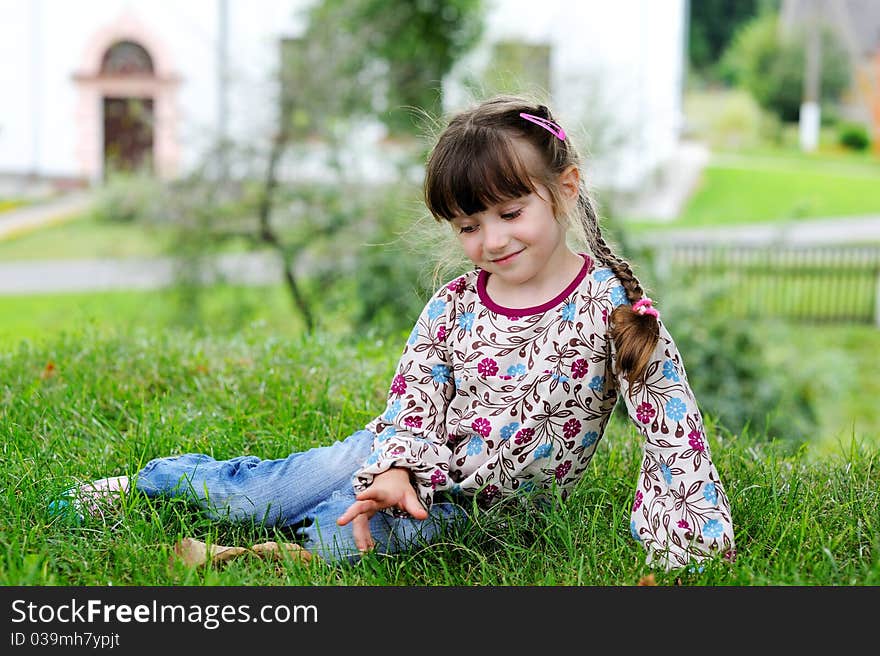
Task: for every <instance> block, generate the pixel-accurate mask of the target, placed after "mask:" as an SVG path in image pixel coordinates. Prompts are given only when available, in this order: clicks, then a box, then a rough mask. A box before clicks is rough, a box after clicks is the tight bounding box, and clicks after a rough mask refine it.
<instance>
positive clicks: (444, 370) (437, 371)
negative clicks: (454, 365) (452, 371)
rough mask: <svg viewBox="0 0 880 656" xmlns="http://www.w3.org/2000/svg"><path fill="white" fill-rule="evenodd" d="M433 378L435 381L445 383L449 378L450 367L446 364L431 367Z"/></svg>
mask: <svg viewBox="0 0 880 656" xmlns="http://www.w3.org/2000/svg"><path fill="white" fill-rule="evenodd" d="M431 378H433V379H434V382H435V383H440V384H443V383H445V382H447V381H448V380H449V367H447V366H446V365H445V364H435V365H434V366H433V367H431Z"/></svg>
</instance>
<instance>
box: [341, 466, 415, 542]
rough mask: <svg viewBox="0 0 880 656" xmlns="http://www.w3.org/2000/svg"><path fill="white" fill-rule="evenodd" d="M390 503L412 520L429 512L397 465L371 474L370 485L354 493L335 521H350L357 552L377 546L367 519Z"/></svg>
mask: <svg viewBox="0 0 880 656" xmlns="http://www.w3.org/2000/svg"><path fill="white" fill-rule="evenodd" d="M392 506H396V507H397V508H400V509H401V510H405V511H406V512H408V513H409V514H410V515H412V516H413V517H414V518H415V519H425V518H427V517H428V511H427V510H425V507H424V506H423V505H422V504H421V502H420V501H419V497H418V495H417V494H416V491H415V489H414V488H413V486H412V484H411V483H410V481H409V471H408V470H406V469H402V468H399V467H392V468H391V469H389V470H387V471H384V472H382V473H381V474H377V475H376V476H374V477H373V482H372V484H371V485H370V487H368V488H367V489H366V490H364V491H363V492H361V493H360V494H358V495H357V501H355V502H354V503H353V504H351V505H350V506H349V507H348V508H347V509H346V511H345V512H344V513H342V515H340V516H339V519H337V520H336V523H337V524H339V526H345V525H346V524H348V523H349V522H352V526H351V528H352V533H353V535H354V543H355V545H356V546H357V548H358V549H359V550H360V551H368V550H370V549H372V548H373V547H374V546H376V545H375V542H373V536H372V535H371V534H370V518H371V517H372V516H373V515H375V514H376V513H377V512H379V511H380V510H384V509H385V508H391V507H392Z"/></svg>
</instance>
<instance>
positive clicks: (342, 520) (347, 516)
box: [336, 499, 379, 526]
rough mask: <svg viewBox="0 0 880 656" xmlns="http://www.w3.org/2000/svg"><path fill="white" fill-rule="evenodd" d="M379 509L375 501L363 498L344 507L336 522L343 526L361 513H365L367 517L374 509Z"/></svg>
mask: <svg viewBox="0 0 880 656" xmlns="http://www.w3.org/2000/svg"><path fill="white" fill-rule="evenodd" d="M377 510H379V508H378V506H377V504H376V502H375V501H371V500H368V499H365V500H363V501H355V502H354V503H353V504H351V505H350V506H349V507H348V508H346V510H345V512H344V513H342V514H341V515H340V516H339V519H337V520H336V523H337V524H338V525H339V526H345V525H346V524H348V523H349V522H350V521H352V520H353V519H356V518H357V517H359V516H360V515H362V514H366V515H367V519H369V518H370V517H372V516H373V515H374V514H375V513H376V511H377Z"/></svg>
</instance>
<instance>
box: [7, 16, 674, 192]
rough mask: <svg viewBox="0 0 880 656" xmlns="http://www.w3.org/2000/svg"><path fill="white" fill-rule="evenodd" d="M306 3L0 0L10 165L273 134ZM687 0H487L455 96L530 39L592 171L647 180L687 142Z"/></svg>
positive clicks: (616, 182) (457, 75) (64, 175)
mask: <svg viewBox="0 0 880 656" xmlns="http://www.w3.org/2000/svg"><path fill="white" fill-rule="evenodd" d="M310 3H311V0H247V1H246V0H188V1H187V2H177V1H176V0H84V1H83V2H69V0H0V43H3V44H4V52H5V53H6V56H4V57H3V58H2V59H0V93H2V96H0V175H4V176H23V177H36V178H40V179H50V180H64V181H68V182H74V183H76V182H81V183H86V184H95V183H97V182H99V181H101V180H102V179H103V175H104V171H105V167H106V164H107V161H108V158H109V157H112V156H114V153H115V154H116V155H117V156H119V155H121V156H124V157H134V158H140V157H147V158H149V160H150V161H151V162H152V164H153V168H154V170H155V171H156V172H157V173H159V174H160V175H162V176H164V177H174V176H176V175H178V174H179V173H181V172H184V171H186V170H187V169H188V168H189V167H191V166H193V165H194V164H195V163H196V162H197V161H198V160H199V157H200V156H201V155H202V154H203V153H204V150H205V148H206V147H207V146H208V145H209V144H210V143H211V142H212V141H213V140H215V139H216V138H217V137H218V136H220V135H224V134H225V135H227V136H229V137H231V138H233V139H245V140H247V139H253V138H254V136H255V135H258V134H267V133H268V130H269V128H270V127H271V125H272V123H273V121H275V120H277V117H276V110H277V103H276V102H275V93H276V89H275V85H274V82H273V79H274V78H273V76H274V74H275V72H276V71H277V68H278V65H279V59H280V50H281V49H280V47H279V42H280V40H281V39H282V38H285V37H295V36H298V35H299V34H301V32H302V30H303V28H304V22H303V18H302V10H304V9H305V8H307V6H308V5H309V4H310ZM686 11H687V5H686V2H685V0H617V1H616V2H607V1H606V0H580V1H579V2H570V1H564V0H543V2H540V3H535V2H533V1H529V0H494V1H491V2H490V5H489V7H488V14H487V21H488V23H487V25H488V28H487V30H486V33H485V40H484V42H483V43H482V44H481V45H480V46H479V47H478V48H477V49H476V50H475V51H474V52H473V53H471V54H470V55H469V56H468V57H467V58H466V59H465V60H463V61H461V62H460V63H459V66H458V67H457V69H456V70H455V71H454V72H453V74H451V75H450V76H449V78H448V79H447V80H446V81H445V82H444V98H445V102H446V104H447V105H448V108H453V107H455V106H456V105H457V104H459V103H461V102H464V101H465V99H466V97H467V96H466V94H465V93H464V89H465V86H464V84H465V83H464V81H465V80H468V79H485V75H486V72H487V67H489V72H490V73H492V72H495V73H498V72H499V71H501V69H503V68H504V67H505V65H506V64H505V62H504V52H505V50H504V48H503V45H504V44H518V45H519V46H522V47H525V48H526V50H527V51H528V49H529V48H533V53H534V61H530V62H528V63H529V69H530V70H532V72H533V73H534V70H538V71H539V74H538V77H539V78H541V77H544V78H545V79H544V80H543V82H545V83H546V85H547V86H548V87H549V88H548V89H547V92H548V93H549V97H550V100H551V102H552V104H553V107H554V109H555V110H556V113H557V114H558V115H559V117H560V122H564V123H566V128H567V130H568V131H569V132H570V133H575V134H577V133H578V131H579V129H580V130H586V131H587V133H588V139H587V145H588V146H589V147H590V149H591V152H592V153H593V154H594V155H595V156H596V157H597V162H596V166H595V167H594V173H595V177H594V181H598V182H601V183H602V184H603V185H604V186H606V187H609V188H612V187H613V188H616V189H620V190H623V191H627V190H635V189H638V188H639V186H640V185H642V184H644V183H645V181H646V180H647V179H649V177H650V176H651V175H652V173H653V172H654V171H656V170H657V169H658V167H660V166H662V165H663V164H664V163H665V162H667V161H669V160H670V158H671V157H672V156H673V155H674V153H675V149H676V147H677V144H678V139H679V134H680V129H681V126H682V117H681V99H682V98H681V97H682V87H683V72H684V65H685V64H684V62H685V28H686V15H685V14H686ZM533 64H534V66H532V65H533ZM542 66H543V67H546V75H544V76H542V75H541V74H540V69H541V67H542ZM132 98H134V99H139V101H138V102H137V103H134V104H132V103H127V99H132ZM133 107H134V109H132V108H133ZM365 134H366V135H368V136H367V137H364V138H363V139H362V140H361V142H359V143H355V142H353V143H355V150H356V151H358V153H359V156H360V157H362V158H366V159H365V161H366V162H367V163H365V164H364V166H363V170H364V173H365V175H366V174H369V173H370V172H376V171H381V167H377V166H375V162H371V161H370V160H371V158H376V157H381V155H379V153H381V152H382V150H381V147H378V146H377V145H376V144H377V143H378V142H379V139H380V137H381V136H382V134H381V130H379V129H377V130H374V131H372V132H367V133H365ZM618 137H620V138H619V139H618Z"/></svg>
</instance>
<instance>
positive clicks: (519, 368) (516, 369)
mask: <svg viewBox="0 0 880 656" xmlns="http://www.w3.org/2000/svg"><path fill="white" fill-rule="evenodd" d="M524 373H526V366H525V365H524V364H513V365H510V366H509V367H508V368H507V375H508V376H522V375H523V374H524Z"/></svg>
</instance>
